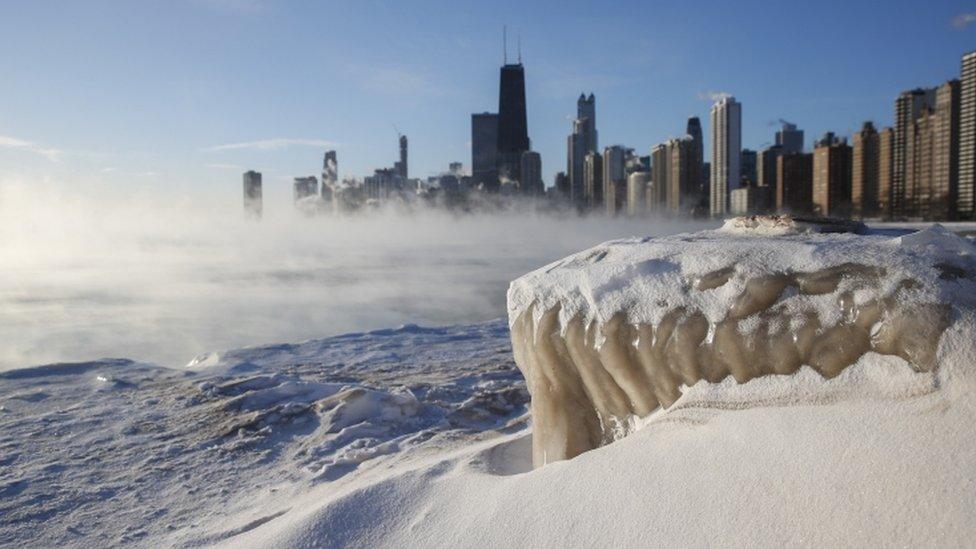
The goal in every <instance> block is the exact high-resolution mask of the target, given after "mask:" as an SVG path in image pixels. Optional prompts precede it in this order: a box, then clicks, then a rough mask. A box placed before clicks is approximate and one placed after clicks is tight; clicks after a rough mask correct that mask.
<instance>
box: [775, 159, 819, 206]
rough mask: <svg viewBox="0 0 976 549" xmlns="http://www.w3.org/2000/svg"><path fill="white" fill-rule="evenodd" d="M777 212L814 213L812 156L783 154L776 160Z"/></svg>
mask: <svg viewBox="0 0 976 549" xmlns="http://www.w3.org/2000/svg"><path fill="white" fill-rule="evenodd" d="M776 210H777V211H779V212H781V213H793V214H801V215H803V214H810V213H811V212H812V211H813V155H812V154H809V153H791V154H783V155H780V156H779V158H777V159H776Z"/></svg>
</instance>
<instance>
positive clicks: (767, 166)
mask: <svg viewBox="0 0 976 549" xmlns="http://www.w3.org/2000/svg"><path fill="white" fill-rule="evenodd" d="M782 154H783V146H782V145H771V146H769V147H766V148H765V149H763V150H761V151H759V153H758V154H757V155H756V185H758V186H760V187H766V188H768V189H775V188H776V159H777V158H779V157H780V155H782Z"/></svg>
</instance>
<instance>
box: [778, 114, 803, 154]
mask: <svg viewBox="0 0 976 549" xmlns="http://www.w3.org/2000/svg"><path fill="white" fill-rule="evenodd" d="M780 122H781V123H782V124H783V127H782V128H781V129H780V130H779V131H778V132H776V144H777V145H779V146H780V147H782V151H783V154H793V153H799V152H803V130H798V129H796V124H790V123H789V122H787V121H785V120H780Z"/></svg>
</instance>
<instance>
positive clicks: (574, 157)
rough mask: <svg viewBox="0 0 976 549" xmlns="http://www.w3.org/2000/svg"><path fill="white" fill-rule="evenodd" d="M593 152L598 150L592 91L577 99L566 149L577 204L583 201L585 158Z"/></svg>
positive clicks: (570, 182) (569, 174) (571, 196)
mask: <svg viewBox="0 0 976 549" xmlns="http://www.w3.org/2000/svg"><path fill="white" fill-rule="evenodd" d="M591 152H597V131H596V98H595V97H594V96H593V94H592V93H591V94H590V96H589V97H587V96H586V95H585V94H582V93H581V94H580V96H579V99H577V100H576V119H575V120H573V133H572V134H570V136H569V137H568V138H567V150H566V153H567V166H566V174H567V177H568V178H569V188H570V198H571V199H572V200H573V202H575V203H576V204H577V205H582V201H583V159H584V158H585V157H586V154H587V153H591Z"/></svg>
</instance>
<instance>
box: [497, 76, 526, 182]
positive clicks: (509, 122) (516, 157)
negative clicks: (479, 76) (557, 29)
mask: <svg viewBox="0 0 976 549" xmlns="http://www.w3.org/2000/svg"><path fill="white" fill-rule="evenodd" d="M529 149H530V146H529V129H528V121H527V118H526V113H525V71H524V70H523V68H522V62H521V59H520V60H519V62H518V63H516V64H514V65H513V64H505V65H504V66H502V70H501V81H500V85H499V89H498V171H499V177H503V178H506V177H507V178H509V179H514V180H519V179H520V173H519V171H520V166H519V163H520V161H521V158H522V153H524V152H525V151H527V150H529Z"/></svg>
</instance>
